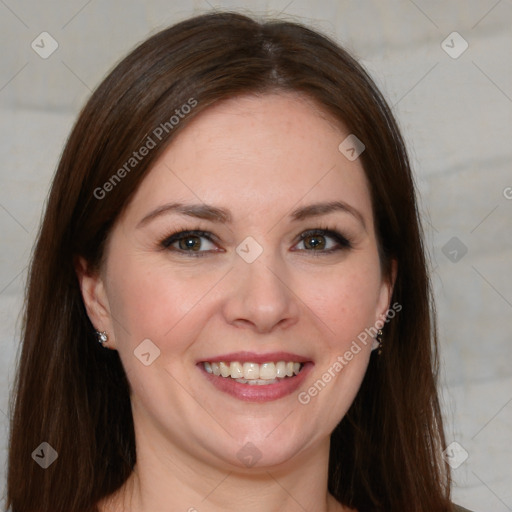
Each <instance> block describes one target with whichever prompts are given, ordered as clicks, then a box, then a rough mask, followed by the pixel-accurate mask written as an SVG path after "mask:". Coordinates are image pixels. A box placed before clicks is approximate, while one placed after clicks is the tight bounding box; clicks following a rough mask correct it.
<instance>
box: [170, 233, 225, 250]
mask: <svg viewBox="0 0 512 512" xmlns="http://www.w3.org/2000/svg"><path fill="white" fill-rule="evenodd" d="M212 238H213V235H212V234H211V233H208V232H205V231H196V230H194V231H179V232H177V233H174V234H172V235H170V236H168V237H167V238H165V239H164V240H162V241H161V242H160V244H161V246H162V247H164V248H165V249H168V250H170V251H174V252H176V253H179V254H188V255H190V256H192V255H193V256H203V255H205V254H208V253H211V252H215V251H217V250H218V247H217V245H215V243H214V242H213V240H212Z"/></svg>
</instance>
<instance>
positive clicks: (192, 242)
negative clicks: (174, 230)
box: [180, 236, 200, 249]
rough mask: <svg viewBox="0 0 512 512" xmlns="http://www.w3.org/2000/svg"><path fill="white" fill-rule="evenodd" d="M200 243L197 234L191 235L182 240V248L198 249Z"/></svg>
mask: <svg viewBox="0 0 512 512" xmlns="http://www.w3.org/2000/svg"><path fill="white" fill-rule="evenodd" d="M199 245H200V243H199V240H198V237H196V236H190V237H188V238H182V239H181V240H180V246H181V247H180V249H198V248H199Z"/></svg>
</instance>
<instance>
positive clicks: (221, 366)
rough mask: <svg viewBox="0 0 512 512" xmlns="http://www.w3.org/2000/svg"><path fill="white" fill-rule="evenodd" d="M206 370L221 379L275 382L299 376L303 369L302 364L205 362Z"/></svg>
mask: <svg viewBox="0 0 512 512" xmlns="http://www.w3.org/2000/svg"><path fill="white" fill-rule="evenodd" d="M203 365H204V369H205V370H206V371H207V372H208V373H213V374H214V375H218V376H221V377H231V378H232V379H246V380H258V379H260V380H273V379H275V378H281V379H282V378H284V377H291V376H293V375H297V374H298V373H299V372H300V369H301V363H296V362H285V361H279V362H277V363H263V364H258V363H243V364H242V363H239V362H238V361H233V362H231V363H225V362H223V361H221V362H220V363H209V362H204V363H203Z"/></svg>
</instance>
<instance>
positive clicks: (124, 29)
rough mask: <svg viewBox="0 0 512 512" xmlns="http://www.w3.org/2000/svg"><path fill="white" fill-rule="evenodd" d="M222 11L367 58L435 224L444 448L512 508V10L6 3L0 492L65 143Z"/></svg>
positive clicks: (460, 475) (1, 10)
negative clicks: (99, 97) (259, 16)
mask: <svg viewBox="0 0 512 512" xmlns="http://www.w3.org/2000/svg"><path fill="white" fill-rule="evenodd" d="M212 7H215V8H231V9H236V10H242V11H248V10H250V11H251V12H254V13H269V14H271V15H274V16H280V17H286V18H293V19H298V20H300V21H303V22H305V23H307V24H310V25H312V26H313V27H316V28H318V29H320V30H323V31H325V32H326V33H328V34H330V35H332V36H333V37H335V38H336V39H337V40H338V41H339V42H341V43H343V44H344V45H345V46H346V47H347V48H348V49H349V50H351V51H352V52H353V53H354V54H355V55H356V56H357V57H358V58H359V59H361V60H362V61H363V63H364V64H365V65H366V66H367V68H368V69H369V70H370V71H371V73H372V74H373V76H374V78H375V80H376V81H377V83H378V84H379V85H380V86H381V88H382V89H383V91H384V93H385V95H386V96H387V98H388V99H389V102H390V103H391V104H392V105H393V107H394V112H395V113H396V115H397V117H398V119H399V121H400V123H401V126H402V129H403V132H404V135H405V138H406V141H407V143H408V144H409V149H410V152H411V157H412V161H413V165H414V168H415V172H416V177H417V184H418V188H419V191H420V194H421V209H422V213H423V215H424V219H425V223H426V227H427V247H428V250H429V252H430V254H431V259H432V268H433V282H434V286H435V291H436V297H437V306H438V311H439V328H440V338H441V344H442V353H441V355H442V362H443V367H442V388H443V395H444V397H445V410H446V415H447V419H448V440H449V442H451V441H456V442H458V443H459V444H460V445H461V446H462V447H463V448H464V449H465V450H466V451H467V452H468V454H469V457H468V459H467V460H466V461H465V462H464V463H462V464H461V465H460V466H459V467H458V468H457V469H455V470H454V477H455V482H456V483H455V487H454V498H455V500H456V501H458V502H459V503H460V504H462V505H466V506H467V507H469V508H472V509H474V510H475V511H477V512H478V511H489V510H492V511H493V512H505V511H510V510H512V491H511V486H510V482H511V481H512V469H511V464H510V461H511V460H512V448H511V447H512V442H511V441H512V365H511V363H512V335H511V331H512V322H511V320H510V319H511V318H512V272H511V264H510V262H511V259H512V230H511V221H510V219H511V215H512V172H511V163H510V162H511V157H512V145H511V140H512V137H511V132H512V128H511V126H512V59H511V49H512V29H511V27H512V2H511V1H510V0H500V1H496V0H480V1H476V0H452V1H450V2H443V1H438V0H436V1H427V0H415V1H412V0H384V1H378V0H361V1H358V2H355V1H348V0H339V1H334V0H331V1H328V0H316V1H315V2H308V1H306V0H292V1H290V0H272V1H269V2H263V1H254V2H249V1H248V0H247V1H242V0H240V1H231V2H216V1H215V0H210V1H202V0H196V1H194V2H185V1H183V0H180V1H174V2H170V1H168V0H166V1H164V0H147V1H144V2H142V1H135V0H129V1H126V0H124V1H122V0H109V1H107V0H92V1H89V2H88V1H87V0H72V1H56V0H53V1H52V0H37V1H36V0H2V1H0V47H1V48H2V52H1V57H0V59H1V67H0V183H1V185H0V230H1V231H0V232H1V239H0V243H1V245H0V248H1V249H0V319H1V321H0V347H1V353H0V385H1V396H0V409H1V413H0V478H1V479H2V482H3V481H4V475H5V468H4V466H5V461H6V455H7V452H6V448H7V439H8V422H7V414H8V393H9V388H10V385H11V383H12V378H13V375H14V370H15V358H16V351H17V348H18V344H19V318H18V313H19V310H20V306H21V301H22V293H23V285H24V280H25V276H26V268H27V263H28V260H29V256H30V251H31V247H32V244H33V241H34V239H35V236H36V233H37V228H38V223H39V220H40V215H41V211H42V208H43V205H44V201H45V197H46V194H47V191H48V187H49V183H50V180H51V177H52V174H53V172H54V170H55V167H56V164H57V161H58V158H59V154H60V152H61V150H62V147H63V145H64V142H65V139H66V137H67V134H68V132H69V130H70V128H71V125H72V123H73V121H74V119H75V118H76V115H77V113H78V111H79V109H80V107H81V106H82V105H83V103H84V102H85V101H86V99H87V98H88V96H89V94H90V92H91V90H92V89H93V88H94V87H95V86H96V85H97V84H98V82H99V81H100V80H101V78H102V77H103V76H104V75H105V73H106V72H107V71H108V70H109V69H110V68H111V67H112V66H113V65H114V63H116V62H117V61H118V60H119V59H120V58H121V57H122V56H124V55H125V54H126V53H127V52H128V51H129V50H130V49H131V48H133V47H134V45H135V44H136V43H137V42H139V41H140V40H142V39H143V38H145V37H146V36H147V35H148V34H150V33H154V32H156V31H158V30H159V29H161V28H164V27H165V26H167V25H169V24H171V23H173V22H175V21H178V20H181V19H183V18H185V17H187V16H189V15H192V14H194V13H199V12H202V11H205V10H210V9H211V8H212ZM43 31H46V32H48V33H49V34H50V35H51V36H52V37H53V38H54V39H55V41H57V43H58V49H57V50H56V51H55V52H54V53H53V54H52V55H50V56H49V57H48V58H46V59H43V58H41V57H40V56H39V55H38V54H37V53H36V51H34V50H33V49H32V47H31V43H32V41H35V43H34V44H39V48H38V50H39V51H40V52H43V51H48V49H49V48H51V46H50V44H51V42H50V40H49V39H48V38H47V37H46V36H43V37H44V48H42V46H43V43H41V37H37V36H39V34H41V32H43ZM452 32H457V33H458V34H460V36H461V37H462V38H463V39H459V36H457V35H450V34H452ZM448 36H449V37H448ZM444 40H446V42H445V43H444V44H442V42H443V41H444ZM465 42H467V44H468V48H467V49H466V50H465V51H464V53H462V54H461V55H460V56H459V55H458V53H460V51H461V50H462V49H464V47H465ZM450 53H451V54H452V56H450ZM453 57H457V58H453ZM452 238H454V239H455V240H453V241H452V242H449V241H450V239H452ZM447 244H448V245H447ZM466 250H467V253H465V251H466ZM464 253H465V254H464ZM457 450H459V451H457ZM460 453H463V452H460V449H456V450H455V451H454V452H453V455H454V457H453V458H452V460H454V465H456V464H455V462H460V460H461V459H460V457H461V456H460Z"/></svg>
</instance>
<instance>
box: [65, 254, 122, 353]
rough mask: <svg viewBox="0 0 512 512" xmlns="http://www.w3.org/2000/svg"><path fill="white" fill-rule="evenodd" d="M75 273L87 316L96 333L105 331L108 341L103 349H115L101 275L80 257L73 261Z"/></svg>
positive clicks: (111, 323)
mask: <svg viewBox="0 0 512 512" xmlns="http://www.w3.org/2000/svg"><path fill="white" fill-rule="evenodd" d="M75 272H76V275H77V277H78V282H79V284H80V291H81V292H82V300H83V301H84V306H85V309H86V311H87V315H88V316H89V319H90V320H91V323H92V325H93V326H94V328H95V329H96V330H97V331H100V332H101V331H105V332H106V333H107V335H108V341H107V342H105V343H104V345H103V346H104V347H107V348H110V349H114V348H116V344H115V336H114V328H113V322H112V316H111V314H110V306H109V303H108V297H107V293H106V290H105V284H104V279H103V277H102V276H101V273H100V272H99V271H96V270H92V269H91V268H90V265H89V263H88V262H87V261H86V260H85V259H84V258H83V257H81V256H79V257H77V258H76V259H75Z"/></svg>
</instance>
